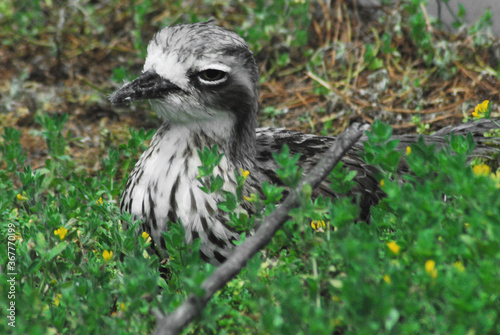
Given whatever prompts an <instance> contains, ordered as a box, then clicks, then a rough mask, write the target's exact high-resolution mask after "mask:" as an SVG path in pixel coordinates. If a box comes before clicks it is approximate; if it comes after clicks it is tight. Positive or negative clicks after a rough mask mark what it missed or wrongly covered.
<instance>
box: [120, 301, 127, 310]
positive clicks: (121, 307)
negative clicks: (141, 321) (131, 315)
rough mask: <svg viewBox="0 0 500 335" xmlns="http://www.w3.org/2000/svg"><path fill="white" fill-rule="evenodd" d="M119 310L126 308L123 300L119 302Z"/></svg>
mask: <svg viewBox="0 0 500 335" xmlns="http://www.w3.org/2000/svg"><path fill="white" fill-rule="evenodd" d="M120 310H122V311H126V310H127V308H126V307H125V304H124V303H123V302H120Z"/></svg>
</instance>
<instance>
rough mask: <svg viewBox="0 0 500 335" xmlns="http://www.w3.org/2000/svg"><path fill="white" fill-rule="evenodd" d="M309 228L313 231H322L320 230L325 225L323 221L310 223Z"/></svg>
mask: <svg viewBox="0 0 500 335" xmlns="http://www.w3.org/2000/svg"><path fill="white" fill-rule="evenodd" d="M311 227H312V229H314V230H318V229H321V230H323V229H322V228H326V224H325V221H323V220H319V221H311Z"/></svg>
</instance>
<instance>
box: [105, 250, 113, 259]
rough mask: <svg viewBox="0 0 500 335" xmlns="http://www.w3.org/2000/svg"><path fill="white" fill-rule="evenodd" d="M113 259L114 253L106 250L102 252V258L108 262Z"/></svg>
mask: <svg viewBox="0 0 500 335" xmlns="http://www.w3.org/2000/svg"><path fill="white" fill-rule="evenodd" d="M112 257H113V251H107V250H104V251H103V252H102V258H104V260H105V261H106V262H109V261H110V260H111V258H112Z"/></svg>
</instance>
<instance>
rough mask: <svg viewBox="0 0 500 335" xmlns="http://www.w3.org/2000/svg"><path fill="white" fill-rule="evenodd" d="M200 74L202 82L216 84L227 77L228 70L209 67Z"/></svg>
mask: <svg viewBox="0 0 500 335" xmlns="http://www.w3.org/2000/svg"><path fill="white" fill-rule="evenodd" d="M198 76H199V78H200V80H201V81H202V82H210V83H214V84H215V83H216V82H222V81H224V80H225V79H226V72H224V71H220V70H213V69H208V70H205V71H201V72H200V73H199V74H198Z"/></svg>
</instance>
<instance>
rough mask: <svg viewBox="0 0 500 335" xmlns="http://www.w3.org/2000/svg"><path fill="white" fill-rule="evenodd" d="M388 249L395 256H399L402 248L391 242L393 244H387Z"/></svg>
mask: <svg viewBox="0 0 500 335" xmlns="http://www.w3.org/2000/svg"><path fill="white" fill-rule="evenodd" d="M387 247H388V248H389V249H390V250H391V251H392V253H393V254H394V255H397V254H398V253H399V249H400V247H399V245H397V243H396V242H394V241H391V242H389V243H387Z"/></svg>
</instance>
